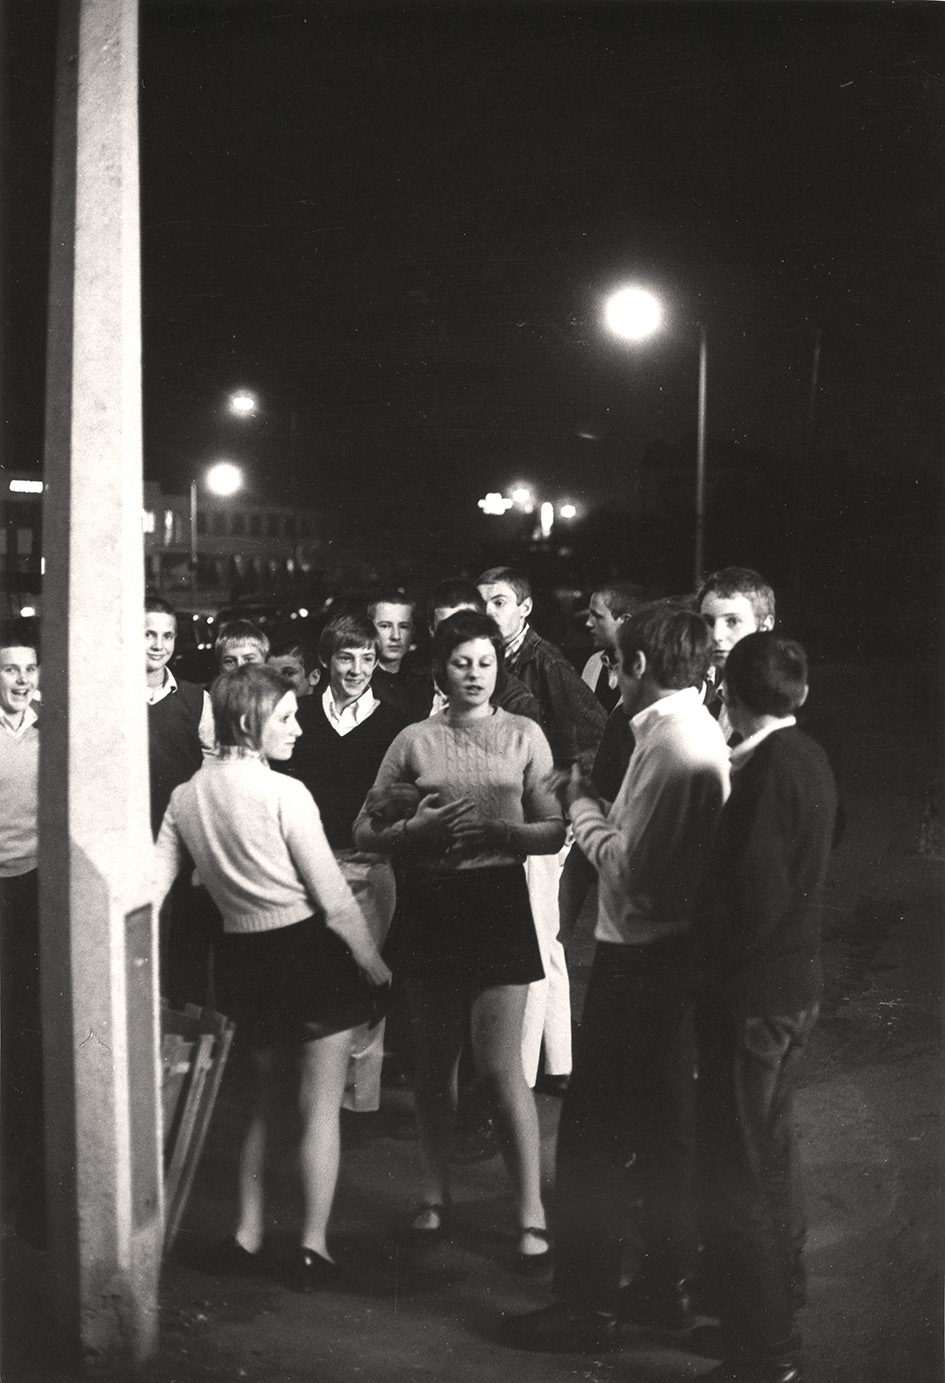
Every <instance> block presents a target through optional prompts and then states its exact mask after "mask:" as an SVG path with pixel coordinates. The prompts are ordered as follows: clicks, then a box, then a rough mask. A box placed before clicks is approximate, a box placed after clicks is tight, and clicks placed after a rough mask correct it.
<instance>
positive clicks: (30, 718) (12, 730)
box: [0, 706, 39, 739]
mask: <svg viewBox="0 0 945 1383" xmlns="http://www.w3.org/2000/svg"><path fill="white" fill-rule="evenodd" d="M38 719H39V716H38V715H37V714H36V712H35V711H34V710H33V708H32V706H27V707H26V709H25V710H24V712H23V718H22V720H21V721H20V723H19V725H14V724H13V721H12V720H11V719H10V717H9V716H8V715H7V713H6V711H3V710H0V725H2V726H3V728H4V730H6V732H7V734H8V735H12V736H13V738H14V739H19V738H20V736H21V735H25V734H26V732H27V730H28V729H29V728H30V726H31V725H35V724H36V722H37V720H38Z"/></svg>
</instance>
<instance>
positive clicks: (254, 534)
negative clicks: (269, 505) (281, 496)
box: [249, 514, 262, 538]
mask: <svg viewBox="0 0 945 1383" xmlns="http://www.w3.org/2000/svg"><path fill="white" fill-rule="evenodd" d="M249 536H250V537H251V538H260V537H262V514H250V516H249Z"/></svg>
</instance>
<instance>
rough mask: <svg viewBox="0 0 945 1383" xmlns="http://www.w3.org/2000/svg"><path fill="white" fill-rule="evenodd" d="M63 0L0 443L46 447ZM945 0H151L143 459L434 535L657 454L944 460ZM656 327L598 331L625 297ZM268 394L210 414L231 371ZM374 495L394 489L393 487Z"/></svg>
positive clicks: (26, 217) (9, 178) (628, 481)
mask: <svg viewBox="0 0 945 1383" xmlns="http://www.w3.org/2000/svg"><path fill="white" fill-rule="evenodd" d="M51 12H52V7H51V6H49V5H47V4H46V3H45V0H17V2H16V3H13V2H12V0H7V3H6V5H5V6H4V7H3V10H2V13H3V20H4V27H5V31H6V44H5V53H4V70H5V80H4V87H3V100H4V115H5V129H6V132H7V134H6V138H5V141H4V153H5V165H6V166H5V174H6V185H7V190H8V197H7V209H6V220H5V227H4V286H5V295H4V323H5V334H6V339H7V360H6V366H5V378H4V386H5V399H4V410H3V411H4V437H5V448H4V451H5V464H6V465H7V466H16V467H20V468H29V467H31V466H33V465H35V464H37V463H38V460H39V457H40V455H41V447H42V440H41V438H42V389H43V355H44V336H43V333H44V318H43V312H44V305H43V300H44V294H45V272H46V265H45V257H46V254H47V245H48V235H47V231H46V218H47V216H48V194H47V191H46V186H47V182H48V158H49V129H50V110H51V101H50V95H51V87H50V83H51V76H52V65H51V48H50V37H51V32H52V25H51V23H50V14H51ZM943 34H945V9H943V7H942V6H941V5H938V4H903V5H892V4H883V5H881V6H874V5H872V4H868V3H862V4H861V3H856V4H844V5H839V6H837V5H833V4H815V3H804V4H796V5H782V4H777V3H754V4H751V3H749V4H739V5H734V6H729V5H719V4H714V3H711V0H709V2H708V3H707V2H706V0H702V2H701V3H699V4H697V5H687V4H675V3H671V2H670V3H659V4H654V5H643V4H637V3H625V4H615V5H603V4H551V3H546V4H539V5H517V4H512V3H501V4H494V5H484V4H477V5H466V4H463V3H445V0H440V2H438V3H436V2H434V0H429V2H428V3H417V4H409V5H403V4H398V5H390V4H374V5H360V4H358V3H353V2H352V0H346V3H344V4H301V5H300V4H293V3H286V2H285V0H283V3H278V4H277V3H267V2H266V0H255V3H253V4H251V5H249V4H243V5H238V4H225V3H221V4H203V3H200V0H193V2H192V3H187V4H173V3H170V4H168V3H147V2H146V3H144V5H143V6H142V12H141V83H142V91H141V108H140V118H141V154H142V165H141V169H142V236H143V324H144V401H145V417H144V421H145V458H144V459H145V473H146V476H147V477H148V478H151V479H156V480H160V481H161V482H162V483H163V484H165V485H166V486H167V487H169V488H177V489H183V488H184V487H185V485H186V483H187V482H188V480H189V478H190V475H191V474H192V472H193V471H194V470H195V469H199V468H200V467H201V466H202V465H203V464H205V462H206V461H208V460H210V459H212V458H213V457H214V456H215V455H218V454H223V453H226V454H229V455H231V456H234V457H235V458H237V459H240V460H244V461H246V463H247V468H248V474H249V476H250V480H251V484H252V486H253V489H254V490H255V492H256V493H258V494H259V495H261V496H264V497H269V498H278V497H279V496H280V494H284V493H285V485H286V455H287V438H288V433H289V425H290V417H291V415H292V414H293V413H294V414H295V417H296V420H297V430H298V440H297V459H298V485H299V494H300V497H301V498H303V499H310V500H312V501H313V502H315V501H317V502H322V503H328V502H338V503H342V504H347V505H349V506H353V508H354V510H355V511H356V512H363V514H364V515H365V516H366V517H367V518H368V519H369V520H370V521H371V522H375V523H376V522H378V521H381V522H389V523H390V524H391V525H392V526H393V527H394V528H397V527H398V525H399V526H400V527H399V529H398V531H403V532H404V533H409V530H410V525H411V523H413V524H416V525H419V526H421V527H422V526H424V525H426V524H429V523H430V522H434V523H435V522H436V520H435V518H434V519H431V515H433V516H435V515H440V516H443V515H447V514H454V515H462V516H465V517H466V518H467V519H468V522H469V523H470V524H474V523H476V522H478V521H479V517H480V516H479V513H478V510H477V509H476V501H477V500H478V499H479V497H480V496H481V495H482V494H484V493H485V491H486V490H497V489H504V488H505V487H507V486H508V485H510V484H511V483H513V482H514V481H517V480H525V481H528V482H530V483H532V484H533V485H534V486H535V487H536V488H537V489H538V490H539V491H540V492H541V494H542V495H543V496H545V497H548V498H552V499H554V498H565V497H567V498H570V499H572V500H574V501H575V502H577V503H579V504H580V503H583V504H584V505H593V504H598V503H601V502H605V503H612V504H620V503H622V502H625V501H626V500H628V499H630V498H631V497H632V495H633V493H634V486H635V483H636V478H637V477H638V475H639V468H640V465H641V459H642V458H644V457H645V456H646V455H647V454H648V452H652V450H653V448H663V449H665V450H666V451H667V453H668V454H677V455H679V456H688V455H690V454H694V448H695V425H696V380H697V334H696V327H695V325H694V324H695V322H696V321H697V320H698V321H702V322H704V323H705V324H706V329H707V332H708V342H709V394H708V399H709V406H708V414H709V417H708V433H709V464H710V467H711V466H712V463H713V459H714V458H721V457H723V456H726V457H730V456H731V455H733V454H737V452H738V449H742V451H743V453H744V454H745V455H746V456H749V457H757V458H758V464H759V465H768V466H773V467H777V466H779V465H793V464H795V463H796V462H797V459H798V457H799V456H801V455H802V454H803V453H804V451H805V448H806V447H807V446H808V440H809V423H810V412H809V397H810V389H811V372H812V363H813V353H814V342H815V338H816V334H817V331H818V329H819V330H820V332H821V341H822V346H821V359H820V372H819V378H818V386H819V387H818V394H817V401H816V410H815V448H816V454H817V456H818V457H819V458H821V459H822V460H823V464H825V465H832V464H837V465H843V466H847V467H849V466H850V465H851V464H854V465H855V466H857V467H859V468H861V469H865V470H866V471H869V472H875V473H885V474H886V475H888V476H891V477H893V478H894V479H896V478H898V480H901V481H902V483H903V484H908V483H911V482H912V480H913V478H914V477H916V476H922V475H929V474H931V473H934V472H937V470H938V466H939V464H940V453H941V439H942V413H941V402H940V393H941V385H942V360H943V353H942V324H943V313H942V307H943V273H942V268H943V266H942V244H943V241H942V231H943V224H942V219H943V218H942V209H943V195H942V194H943V191H945V187H943V153H945V149H943V143H945V141H943V128H945V120H943V114H945V102H943V92H945V85H943V78H945V62H943V51H945V50H943ZM631 279H634V280H637V281H641V282H645V283H647V284H648V285H649V286H651V287H654V288H656V289H657V290H658V291H659V292H660V293H661V294H662V295H663V296H664V299H665V300H666V302H667V303H668V305H669V306H670V309H671V310H670V321H669V323H668V326H667V329H666V330H665V331H664V332H663V333H662V334H661V335H660V336H659V337H657V338H653V339H652V340H650V341H649V342H647V343H646V344H645V345H643V346H637V347H628V346H626V345H625V344H621V343H619V342H617V341H616V340H614V339H613V338H609V337H607V335H606V333H605V332H604V330H603V328H602V325H601V321H600V306H601V301H602V298H603V296H604V295H605V293H606V292H607V291H608V290H609V289H610V288H613V287H615V286H618V285H620V284H621V283H623V282H626V281H628V280H631ZM239 385H242V386H248V387H251V388H253V389H254V391H256V392H257V393H258V394H259V396H260V397H261V399H262V400H263V403H264V407H265V412H264V414H263V416H262V417H260V418H258V419H256V420H255V421H253V422H250V423H242V424H238V423H236V422H235V421H233V420H232V419H228V418H227V416H226V414H225V412H224V408H223V404H224V400H225V398H226V395H227V392H228V391H229V390H230V389H232V388H234V387H236V386H239ZM385 516H386V518H385Z"/></svg>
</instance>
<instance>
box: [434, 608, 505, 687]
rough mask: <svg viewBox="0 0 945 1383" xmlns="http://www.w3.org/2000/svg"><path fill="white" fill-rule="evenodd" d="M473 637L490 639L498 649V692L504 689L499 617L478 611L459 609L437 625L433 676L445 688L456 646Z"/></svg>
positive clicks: (503, 659)
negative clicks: (447, 670) (447, 668)
mask: <svg viewBox="0 0 945 1383" xmlns="http://www.w3.org/2000/svg"><path fill="white" fill-rule="evenodd" d="M472 639H488V640H489V642H490V643H491V644H492V647H493V648H494V649H495V656H496V691H498V690H500V683H501V682H502V681H503V680H504V679H503V674H504V671H505V654H504V652H503V647H502V635H501V633H500V632H499V626H498V625H497V624H496V622H495V620H494V619H491V618H490V616H489V615H481V614H480V613H479V611H478V610H457V611H456V614H455V615H450V616H449V617H448V618H447V619H444V620H441V622H440V623H439V624H438V625H437V627H436V633H435V634H434V635H433V676H434V677H435V678H436V683H437V686H438V687H440V688H441V689H444V688H445V687H446V665H447V663H448V662H449V660H450V655H451V654H452V652H453V649H454V648H459V646H460V644H461V643H469V642H470V641H471V640H472ZM494 694H495V693H493V695H494Z"/></svg>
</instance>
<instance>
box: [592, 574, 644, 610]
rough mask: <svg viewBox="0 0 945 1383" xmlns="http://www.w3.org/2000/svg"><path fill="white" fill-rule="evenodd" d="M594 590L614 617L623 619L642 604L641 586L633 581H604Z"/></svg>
mask: <svg viewBox="0 0 945 1383" xmlns="http://www.w3.org/2000/svg"><path fill="white" fill-rule="evenodd" d="M594 590H595V591H596V593H597V594H598V595H599V596H600V598H601V600H602V601H603V602H604V604H605V605H606V606H607V609H608V610H609V611H610V613H611V615H612V616H613V618H614V619H625V618H626V616H627V615H631V614H632V613H633V611H634V610H637V609H639V607H640V606H641V605H642V604H643V600H644V597H643V587H642V586H638V585H637V583H636V582H635V581H604V582H602V583H601V584H600V585H599V586H595V587H594Z"/></svg>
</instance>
